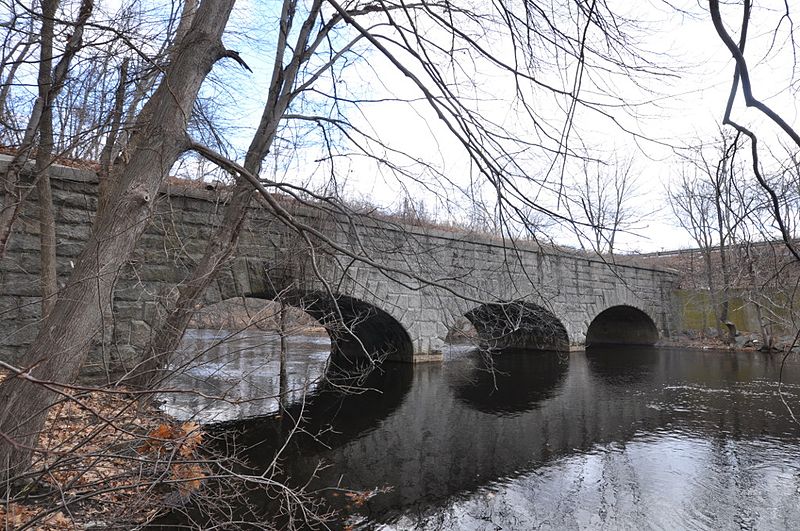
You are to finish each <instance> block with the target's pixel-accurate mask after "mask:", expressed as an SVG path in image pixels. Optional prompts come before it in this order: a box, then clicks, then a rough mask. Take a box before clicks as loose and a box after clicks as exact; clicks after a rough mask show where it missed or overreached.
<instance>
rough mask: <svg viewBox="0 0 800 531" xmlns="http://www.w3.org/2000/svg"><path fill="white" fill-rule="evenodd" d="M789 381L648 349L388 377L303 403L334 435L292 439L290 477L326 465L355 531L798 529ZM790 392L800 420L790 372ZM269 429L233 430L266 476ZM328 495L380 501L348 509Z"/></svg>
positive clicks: (265, 423) (325, 481)
mask: <svg viewBox="0 0 800 531" xmlns="http://www.w3.org/2000/svg"><path fill="white" fill-rule="evenodd" d="M315 353H316V354H315ZM306 354H307V355H308V356H309V357H310V359H317V358H318V359H322V358H323V356H321V355H320V354H319V349H312V348H309V349H308V352H307V353H306ZM303 355H304V354H303V353H302V352H299V351H295V352H293V356H295V357H297V359H302V357H303ZM315 356H316V358H315ZM294 363H296V364H297V367H301V366H302V364H301V363H300V361H297V360H295V361H294ZM244 365H246V363H244V362H243V366H244ZM320 366H322V365H320ZM779 369H780V358H779V357H776V356H767V355H763V354H759V353H735V354H734V353H728V352H714V351H688V350H676V349H669V350H668V349H654V348H650V349H632V348H629V349H604V350H590V351H589V352H587V353H571V354H569V355H563V354H562V355H558V354H551V353H539V354H533V353H531V354H514V355H509V354H503V355H500V356H498V357H496V358H494V367H493V370H492V371H489V370H487V369H486V365H485V363H484V361H483V360H482V358H480V356H477V355H476V354H474V353H470V352H458V351H456V352H453V353H451V354H450V355H449V357H448V359H447V360H446V361H445V362H444V363H442V364H424V365H417V366H411V365H389V364H387V365H386V366H385V367H384V370H383V371H380V372H376V373H373V374H372V375H370V377H369V378H368V380H367V381H366V382H365V385H367V386H368V387H371V388H373V389H375V391H370V392H365V393H361V394H357V395H347V396H341V395H340V394H338V393H336V392H334V391H331V390H329V389H327V388H326V386H325V385H319V386H318V387H316V388H314V389H311V388H310V387H309V389H310V391H309V394H308V395H307V397H306V401H305V404H304V406H303V407H304V412H305V414H306V416H307V418H308V423H307V425H306V426H307V428H308V431H309V432H310V433H312V434H317V433H318V432H322V431H324V433H323V434H322V435H321V436H318V437H315V438H311V437H306V438H303V437H297V438H296V440H295V441H294V444H293V445H292V446H291V448H290V449H289V450H288V451H287V453H286V454H285V456H284V458H285V469H286V472H287V475H288V476H290V477H291V478H292V480H293V481H297V482H298V483H299V482H301V481H305V480H306V479H308V478H309V477H310V476H311V474H312V473H313V471H314V468H315V467H316V465H317V464H318V463H319V462H320V461H324V462H325V463H327V464H328V465H329V466H328V467H327V468H325V469H324V470H322V471H321V472H319V473H318V477H317V479H316V480H314V481H313V482H312V486H313V487H315V488H318V489H321V492H322V495H323V496H326V497H327V499H328V502H329V503H330V504H331V505H333V506H335V507H337V508H339V509H341V510H342V512H343V514H344V516H343V521H342V522H340V523H339V524H338V525H344V523H347V524H349V525H352V526H354V527H355V528H363V529H476V530H477V529H480V530H483V529H669V530H672V529H798V528H800V442H798V441H800V427H798V425H797V424H796V423H794V422H793V421H792V419H791V416H790V413H789V411H788V409H787V407H786V405H784V404H783V403H782V401H781V398H780V396H779V394H778V384H777V375H778V371H779ZM298 374H299V373H298ZM307 374H308V373H307ZM308 380H313V378H306V380H303V378H298V379H297V381H298V382H299V381H308ZM783 381H784V384H783V386H782V391H783V396H784V400H785V401H786V402H787V403H788V404H789V405H790V406H795V407H796V408H798V409H800V364H798V362H797V360H796V359H794V358H790V359H789V361H788V362H787V365H786V367H785V368H784V375H783ZM262 391H263V389H262ZM200 407H201V408H202V407H203V406H202V405H200ZM274 424H275V421H274V419H272V418H270V417H264V418H256V419H251V420H247V421H242V422H240V423H238V424H237V425H236V428H237V429H241V430H244V433H243V434H242V436H241V440H242V442H243V443H249V444H254V443H256V442H259V441H262V442H263V441H266V443H265V444H260V445H257V446H255V447H254V449H253V450H251V451H250V452H249V458H250V459H251V461H252V462H254V463H268V462H271V461H272V459H273V456H274V450H273V448H274V445H272V444H269V441H270V440H271V439H272V438H274V434H275V433H276V430H275V429H274ZM328 426H333V428H334V430H335V431H330V430H328V431H325V429H326V428H327V427H328ZM336 485H339V486H341V487H344V488H348V489H355V490H370V489H374V488H376V487H378V488H385V490H386V492H383V493H381V494H378V495H376V496H375V497H373V498H372V499H370V500H369V501H368V502H367V503H366V504H364V505H361V506H353V505H349V504H348V503H347V501H346V497H342V496H341V495H339V494H340V491H337V490H333V489H331V487H333V486H336Z"/></svg>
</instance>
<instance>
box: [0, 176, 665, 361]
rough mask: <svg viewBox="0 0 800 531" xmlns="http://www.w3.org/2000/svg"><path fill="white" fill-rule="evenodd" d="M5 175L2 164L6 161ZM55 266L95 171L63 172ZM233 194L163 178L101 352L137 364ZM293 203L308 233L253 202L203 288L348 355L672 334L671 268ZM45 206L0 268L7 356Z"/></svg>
mask: <svg viewBox="0 0 800 531" xmlns="http://www.w3.org/2000/svg"><path fill="white" fill-rule="evenodd" d="M0 170H2V166H0ZM52 181H53V193H54V198H55V208H56V219H57V239H58V258H59V274H60V275H61V276H62V279H65V278H66V275H67V274H69V272H70V270H71V267H72V264H73V263H74V260H76V258H77V256H78V254H79V252H80V250H81V248H82V246H83V244H84V242H85V241H86V239H87V238H88V235H89V233H90V231H91V224H92V221H93V218H94V212H95V209H96V205H97V196H96V190H97V179H96V176H95V175H94V173H92V172H90V171H85V170H77V169H72V168H64V167H54V168H53V169H52ZM227 197H228V194H227V192H226V190H225V189H221V190H206V189H204V188H203V187H202V185H199V186H188V185H184V186H172V185H171V186H167V187H165V188H163V189H162V193H161V194H160V197H159V198H158V201H157V203H156V212H155V215H154V217H153V220H152V222H151V224H150V226H149V227H148V229H147V231H146V233H145V234H144V236H143V237H142V239H141V241H140V242H139V245H138V247H137V251H136V253H135V256H134V257H133V258H132V260H131V261H130V263H129V264H128V265H127V266H126V267H125V268H124V270H123V271H121V272H120V277H119V280H118V282H117V284H116V289H115V296H114V301H113V304H114V312H113V318H112V319H110V322H109V326H108V327H107V330H106V334H105V337H104V341H103V343H102V344H103V347H104V348H102V349H99V351H100V352H102V356H103V359H104V360H105V361H114V359H115V358H116V359H117V361H119V360H123V361H124V360H126V359H129V358H130V357H131V356H134V355H135V353H136V351H137V348H139V347H141V346H142V345H143V344H145V342H146V341H147V340H148V338H149V336H150V333H151V329H152V327H154V326H155V325H156V324H157V323H158V322H159V321H160V318H161V317H162V316H163V314H164V312H165V310H166V309H167V308H169V305H170V303H171V302H172V301H174V300H175V297H176V296H177V293H178V290H179V289H180V286H181V283H182V282H183V281H184V279H185V278H186V277H187V275H188V274H189V272H190V271H191V269H192V267H193V265H194V264H195V263H196V262H197V260H198V259H199V257H200V256H201V255H202V252H203V250H204V247H205V245H206V242H207V241H208V239H209V238H210V237H211V235H212V234H213V231H214V228H215V227H216V226H217V225H218V224H219V223H220V221H221V218H222V214H223V213H224V209H225V201H226V199H227ZM281 202H282V204H284V205H285V207H286V208H287V209H289V210H290V211H292V213H293V215H294V217H295V220H296V221H297V222H298V223H301V224H304V225H307V226H309V227H312V228H313V229H315V230H316V231H319V233H318V235H316V236H315V235H310V236H308V237H304V236H301V235H300V234H298V232H297V231H293V230H291V229H290V228H288V227H287V225H286V224H285V223H283V222H281V221H280V220H279V219H278V218H277V217H276V216H275V215H274V214H273V213H272V212H271V211H270V210H269V209H267V208H253V210H252V212H251V215H250V216H249V219H248V221H247V223H246V225H245V227H244V230H243V234H242V237H241V240H240V242H239V245H238V251H237V254H236V256H235V257H234V258H233V259H232V260H231V261H230V263H229V264H227V265H226V267H225V268H224V270H223V271H222V273H221V274H220V275H219V277H218V279H217V280H216V281H215V282H214V284H213V285H212V286H211V287H210V288H209V289H208V290H207V292H206V293H205V303H206V305H213V304H214V303H217V302H220V301H223V300H227V299H231V298H234V297H239V298H240V297H256V298H266V299H275V298H277V297H280V298H282V299H283V300H285V301H287V302H288V303H289V304H292V305H297V306H300V307H302V309H304V310H305V311H306V312H308V313H309V314H311V315H312V316H314V317H315V318H317V319H318V320H319V321H320V322H321V323H322V324H324V325H325V326H326V328H327V329H328V331H329V333H330V334H331V338H332V340H333V344H334V345H335V346H336V347H338V348H339V349H341V350H342V351H348V350H351V349H352V348H353V347H357V350H363V349H366V350H367V351H369V352H375V351H381V352H383V353H386V354H388V355H389V357H390V358H392V359H396V360H402V361H415V362H418V361H427V360H437V359H440V358H441V351H442V349H443V347H444V346H445V344H446V343H445V342H446V339H447V337H448V334H449V333H450V331H451V330H452V329H453V327H454V326H456V325H457V323H459V322H461V321H463V319H464V318H466V319H468V320H469V321H471V322H472V324H473V325H474V327H475V329H476V331H477V333H478V335H479V336H480V338H481V341H482V342H483V343H484V344H485V345H487V346H489V347H494V348H503V347H510V348H531V349H547V350H549V349H557V350H558V349H562V350H563V349H567V348H569V347H577V346H580V345H584V344H600V343H636V344H647V343H653V342H655V341H656V340H657V339H658V338H659V336H660V335H661V336H666V335H669V333H670V332H671V331H672V330H674V329H675V324H674V323H675V312H674V309H673V304H674V303H673V284H674V281H675V276H674V275H673V274H672V273H669V272H665V271H660V270H655V269H646V268H642V267H632V266H623V265H613V264H609V263H606V262H603V261H601V260H598V259H597V258H593V257H591V256H587V255H581V254H578V253H574V252H567V251H563V250H558V249H555V248H549V247H548V248H545V247H542V246H540V245H537V244H536V243H535V242H527V241H525V242H521V241H516V242H514V245H511V244H510V242H508V241H503V240H502V239H501V238H498V237H493V236H487V235H479V234H469V233H465V232H463V231H459V230H445V229H442V228H431V227H427V226H419V225H413V224H403V223H402V222H400V221H395V220H391V219H380V218H379V217H378V218H376V216H372V215H367V214H363V215H360V214H349V215H346V214H344V213H342V212H339V211H337V209H336V207H335V206H334V205H325V204H323V205H314V207H313V208H312V206H308V205H305V206H304V205H303V204H301V203H299V202H297V201H294V200H291V201H290V200H289V199H288V198H282V199H281ZM37 210H38V207H37V204H36V198H35V197H32V198H31V199H30V200H29V202H28V204H26V206H25V209H24V211H23V215H22V217H21V219H20V221H19V224H18V226H17V230H16V232H15V233H14V234H13V236H12V238H11V241H10V243H9V247H8V254H7V256H6V258H5V259H4V260H3V261H2V263H0V316H1V317H0V323H2V324H0V336H1V337H0V355H2V356H3V357H7V358H11V359H13V358H14V357H16V355H18V354H19V352H21V351H22V349H24V347H25V346H26V345H27V344H28V343H30V341H32V339H33V338H34V337H35V334H36V330H37V326H38V321H39V311H40V308H39V306H40V299H39V295H38V294H39V287H38V273H39V239H38V212H37Z"/></svg>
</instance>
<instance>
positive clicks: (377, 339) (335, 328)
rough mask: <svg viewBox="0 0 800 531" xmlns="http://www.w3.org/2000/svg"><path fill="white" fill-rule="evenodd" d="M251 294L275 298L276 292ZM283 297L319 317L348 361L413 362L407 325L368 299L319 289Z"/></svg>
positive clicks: (338, 353) (338, 352)
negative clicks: (367, 358) (385, 360)
mask: <svg viewBox="0 0 800 531" xmlns="http://www.w3.org/2000/svg"><path fill="white" fill-rule="evenodd" d="M250 296H251V297H259V298H267V299H275V298H277V297H278V295H277V294H276V293H274V292H266V293H261V294H253V295H250ZM280 298H281V299H282V300H283V301H284V302H285V303H286V304H288V305H290V306H294V307H297V308H300V309H301V310H303V311H304V312H305V313H307V314H309V315H310V316H311V317H313V318H314V319H316V320H317V321H318V322H319V323H320V324H322V326H324V327H325V329H326V330H327V331H328V335H329V336H330V338H331V346H332V350H333V353H335V354H337V355H340V356H342V357H343V358H344V359H345V360H347V361H357V360H359V359H363V358H365V357H370V358H372V359H382V360H383V359H387V360H392V361H407V362H410V361H413V357H414V356H413V355H414V346H413V343H412V340H411V337H410V336H409V334H408V332H407V331H406V329H405V327H404V326H403V325H402V324H401V323H400V322H399V321H398V320H397V319H396V318H395V317H394V316H392V315H391V314H389V313H388V312H386V311H384V310H382V309H381V308H378V307H377V306H375V305H374V304H371V303H369V302H367V301H364V300H361V299H357V298H355V297H350V296H347V295H333V296H331V295H330V294H328V293H324V292H318V291H307V292H301V291H297V290H295V291H285V292H283V293H281V294H280Z"/></svg>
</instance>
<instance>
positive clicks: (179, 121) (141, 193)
mask: <svg viewBox="0 0 800 531" xmlns="http://www.w3.org/2000/svg"><path fill="white" fill-rule="evenodd" d="M234 1H235V0H207V1H204V2H202V4H201V5H200V7H199V9H198V11H197V14H196V15H195V18H194V21H193V23H192V26H191V28H190V29H189V31H188V32H187V34H186V37H185V39H184V41H183V42H182V43H180V44H179V47H178V48H179V49H178V50H176V53H175V55H174V61H173V62H172V63H171V64H170V65H169V66H168V68H167V72H166V75H165V76H164V79H163V80H162V82H161V84H160V85H159V87H158V89H157V90H156V92H155V93H154V94H153V96H152V97H151V98H150V100H149V101H148V102H147V104H146V105H145V107H144V108H143V109H142V112H141V113H140V115H139V117H138V119H137V121H136V127H135V132H134V137H133V138H132V139H131V145H130V146H129V152H130V159H129V161H128V162H127V163H125V164H123V165H120V166H119V167H118V168H116V169H115V175H116V177H117V178H116V179H115V182H114V184H113V186H112V192H111V201H110V203H109V207H108V210H107V211H106V213H105V214H104V215H103V216H101V217H98V218H96V220H95V226H94V227H93V231H92V234H91V236H90V238H89V241H88V242H87V243H86V245H85V247H84V250H83V252H82V253H81V255H80V257H79V258H78V260H77V263H76V265H75V269H74V270H73V273H72V275H71V276H70V279H69V281H68V282H67V285H66V286H65V288H64V289H63V290H62V292H61V296H60V297H59V298H58V301H57V302H56V304H55V307H54V308H53V310H52V312H51V313H50V315H49V316H48V317H47V319H45V320H44V322H43V323H42V325H41V328H40V330H39V334H38V335H37V337H36V340H35V341H34V342H33V344H32V345H31V347H30V348H29V350H28V351H27V352H26V354H25V356H24V358H23V360H22V361H21V364H22V366H23V367H25V368H26V369H27V370H28V371H29V373H30V374H31V375H32V376H34V377H36V378H39V379H43V380H53V379H57V380H59V381H63V382H71V381H74V380H75V378H76V377H77V375H78V373H79V370H80V368H81V365H82V364H83V362H84V360H85V359H86V356H87V354H88V352H89V349H90V348H91V346H92V344H93V341H94V339H95V337H96V336H97V334H98V331H99V327H100V325H101V323H102V312H101V309H102V308H103V305H104V301H107V300H109V299H110V298H111V297H112V288H113V283H114V279H115V278H116V275H117V272H118V271H119V270H120V268H121V267H122V266H123V265H124V263H125V262H126V261H127V259H128V257H129V256H130V254H131V252H132V251H133V249H134V246H135V245H136V242H137V241H138V239H139V236H140V235H141V234H142V233H143V232H144V229H145V227H146V225H147V222H148V219H149V217H150V215H151V213H152V207H153V202H154V200H155V197H156V194H157V193H158V189H159V186H160V185H161V183H162V181H163V180H164V178H165V176H166V175H167V172H168V171H169V169H170V168H171V167H172V165H173V164H174V163H175V161H176V160H177V158H178V156H179V155H180V154H181V152H182V151H183V150H185V149H186V146H187V140H186V127H187V124H188V120H189V116H190V115H191V112H192V106H193V105H194V102H195V100H196V98H197V94H198V91H199V90H200V86H201V84H202V82H203V80H204V79H205V77H206V75H207V74H208V72H209V71H210V70H211V68H212V66H213V65H214V63H215V62H216V61H217V60H218V59H219V58H220V57H221V56H222V55H223V54H224V53H225V49H224V47H223V45H222V41H221V37H222V32H223V30H224V28H225V25H226V24H227V21H228V17H229V16H230V11H231V9H232V7H233V4H234ZM54 399H55V394H54V393H53V392H52V391H50V390H48V389H47V388H45V387H43V386H41V385H35V384H32V383H30V382H29V381H27V380H24V379H20V378H13V379H11V380H8V381H6V382H4V383H3V385H2V386H0V433H2V434H3V436H4V437H3V438H2V439H0V466H3V469H2V470H0V484H2V485H5V484H6V481H7V480H8V479H9V478H12V477H14V476H16V475H18V474H19V473H21V472H24V471H25V470H26V469H27V468H28V467H29V466H30V458H31V451H32V450H31V449H32V447H33V446H35V445H36V441H37V438H38V436H39V433H40V431H41V429H42V427H43V424H44V418H45V413H46V412H47V408H48V407H49V406H50V405H51V404H52V403H53V401H54Z"/></svg>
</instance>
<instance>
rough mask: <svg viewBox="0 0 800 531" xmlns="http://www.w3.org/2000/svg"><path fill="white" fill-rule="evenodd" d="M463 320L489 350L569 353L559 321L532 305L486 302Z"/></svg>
mask: <svg viewBox="0 0 800 531" xmlns="http://www.w3.org/2000/svg"><path fill="white" fill-rule="evenodd" d="M465 317H466V318H467V319H469V321H470V322H471V323H472V325H473V326H474V327H475V330H476V331H477V332H478V337H479V338H480V339H481V342H482V343H483V345H484V346H485V347H487V348H489V349H497V350H503V349H512V350H557V351H567V350H569V335H568V334H567V329H566V328H565V327H564V325H563V324H562V323H561V320H560V319H559V318H558V317H556V316H555V315H554V314H553V313H552V312H551V311H549V310H548V309H546V308H543V307H542V306H539V305H538V304H534V303H532V302H525V301H512V302H496V303H487V304H483V305H481V306H478V307H477V308H474V309H473V310H471V311H469V312H468V313H467V314H466V315H465Z"/></svg>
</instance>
